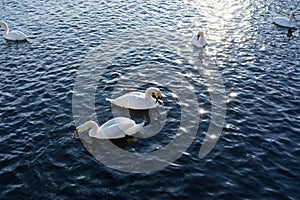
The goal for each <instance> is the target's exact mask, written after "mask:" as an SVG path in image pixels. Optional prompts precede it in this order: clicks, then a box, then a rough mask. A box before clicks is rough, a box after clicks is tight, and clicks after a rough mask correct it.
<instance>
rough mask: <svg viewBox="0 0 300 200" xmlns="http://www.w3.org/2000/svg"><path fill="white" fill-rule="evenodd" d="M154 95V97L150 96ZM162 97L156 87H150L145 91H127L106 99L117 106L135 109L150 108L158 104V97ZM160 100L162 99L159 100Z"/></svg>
mask: <svg viewBox="0 0 300 200" xmlns="http://www.w3.org/2000/svg"><path fill="white" fill-rule="evenodd" d="M152 94H154V95H155V99H154V98H153V97H152ZM161 97H162V93H161V91H160V90H159V89H158V88H155V87H150V88H148V89H147V90H146V91H145V93H142V92H129V93H127V94H124V95H122V96H120V97H118V98H116V99H108V98H107V99H106V100H107V101H109V102H111V103H112V104H115V105H117V106H120V107H123V108H129V109H135V110H146V109H152V108H156V107H158V106H159V103H158V102H159V99H158V98H161ZM160 102H162V101H160Z"/></svg>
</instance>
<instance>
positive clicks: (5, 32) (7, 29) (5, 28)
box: [0, 22, 9, 35]
mask: <svg viewBox="0 0 300 200" xmlns="http://www.w3.org/2000/svg"><path fill="white" fill-rule="evenodd" d="M0 25H1V26H4V35H7V34H8V32H9V28H8V25H7V24H6V23H5V22H0Z"/></svg>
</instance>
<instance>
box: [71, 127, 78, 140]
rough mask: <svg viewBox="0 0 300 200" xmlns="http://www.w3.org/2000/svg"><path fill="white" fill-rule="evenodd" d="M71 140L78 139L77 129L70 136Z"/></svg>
mask: <svg viewBox="0 0 300 200" xmlns="http://www.w3.org/2000/svg"><path fill="white" fill-rule="evenodd" d="M72 138H73V139H76V140H77V139H79V135H78V130H77V129H75V130H74V131H73V134H72Z"/></svg>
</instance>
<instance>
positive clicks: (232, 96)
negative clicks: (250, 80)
mask: <svg viewBox="0 0 300 200" xmlns="http://www.w3.org/2000/svg"><path fill="white" fill-rule="evenodd" d="M237 95H238V93H237V92H230V94H229V96H230V97H231V98H236V97H237Z"/></svg>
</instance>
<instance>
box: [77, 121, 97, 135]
mask: <svg viewBox="0 0 300 200" xmlns="http://www.w3.org/2000/svg"><path fill="white" fill-rule="evenodd" d="M98 128H99V127H98V124H97V123H96V122H94V121H87V122H85V123H84V124H82V125H81V126H78V127H77V130H78V131H79V132H84V131H86V130H89V129H91V130H90V131H89V134H96V133H97V130H98Z"/></svg>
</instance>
